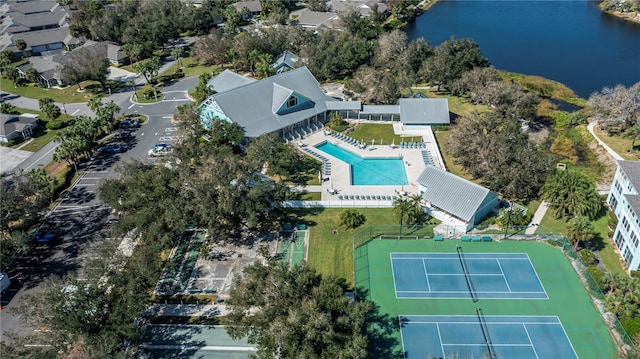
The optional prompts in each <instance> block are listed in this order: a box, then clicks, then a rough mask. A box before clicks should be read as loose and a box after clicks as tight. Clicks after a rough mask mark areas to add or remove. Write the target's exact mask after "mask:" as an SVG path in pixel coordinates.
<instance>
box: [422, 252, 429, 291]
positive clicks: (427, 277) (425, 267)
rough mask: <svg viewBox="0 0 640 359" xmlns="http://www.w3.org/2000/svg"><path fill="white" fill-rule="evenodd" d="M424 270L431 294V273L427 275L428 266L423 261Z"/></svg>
mask: <svg viewBox="0 0 640 359" xmlns="http://www.w3.org/2000/svg"><path fill="white" fill-rule="evenodd" d="M422 268H423V269H424V277H425V278H426V279H427V289H428V290H429V292H431V284H430V283H429V273H427V265H426V264H425V263H424V259H423V260H422Z"/></svg>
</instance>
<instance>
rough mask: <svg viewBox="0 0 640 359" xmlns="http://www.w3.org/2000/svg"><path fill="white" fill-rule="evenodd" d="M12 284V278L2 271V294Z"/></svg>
mask: <svg viewBox="0 0 640 359" xmlns="http://www.w3.org/2000/svg"><path fill="white" fill-rule="evenodd" d="M10 286H11V279H9V275H8V274H7V273H5V272H2V273H0V294H4V291H5V290H7V289H8V288H9V287H10Z"/></svg>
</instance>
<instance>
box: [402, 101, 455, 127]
mask: <svg viewBox="0 0 640 359" xmlns="http://www.w3.org/2000/svg"><path fill="white" fill-rule="evenodd" d="M399 104H400V121H401V122H402V123H404V124H407V125H432V124H438V125H439V124H449V123H450V121H451V120H450V118H449V102H448V101H447V99H446V98H401V99H400V101H399Z"/></svg>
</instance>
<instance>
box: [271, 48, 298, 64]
mask: <svg viewBox="0 0 640 359" xmlns="http://www.w3.org/2000/svg"><path fill="white" fill-rule="evenodd" d="M299 60H300V58H299V57H298V55H296V54H294V53H293V52H290V51H289V50H284V52H283V53H281V54H280V55H279V56H278V58H277V59H276V60H275V61H273V62H272V63H271V67H274V68H278V67H279V66H280V65H283V64H284V65H287V66H289V67H290V68H294V67H295V65H296V63H297V62H298V61H299Z"/></svg>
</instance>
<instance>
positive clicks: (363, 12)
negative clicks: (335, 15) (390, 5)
mask: <svg viewBox="0 0 640 359" xmlns="http://www.w3.org/2000/svg"><path fill="white" fill-rule="evenodd" d="M329 8H330V9H331V11H332V12H344V11H352V10H355V11H357V12H359V13H360V16H363V17H369V16H371V15H372V14H373V11H377V12H378V13H380V14H384V13H386V12H387V4H386V2H384V1H365V0H331V1H329Z"/></svg>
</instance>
